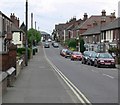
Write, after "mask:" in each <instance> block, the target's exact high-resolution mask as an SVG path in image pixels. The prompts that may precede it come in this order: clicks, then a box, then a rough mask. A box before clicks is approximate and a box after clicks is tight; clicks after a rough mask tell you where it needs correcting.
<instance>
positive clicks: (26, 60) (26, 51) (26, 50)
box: [25, 0, 28, 66]
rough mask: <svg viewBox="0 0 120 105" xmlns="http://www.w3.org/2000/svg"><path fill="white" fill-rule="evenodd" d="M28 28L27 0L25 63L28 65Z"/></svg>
mask: <svg viewBox="0 0 120 105" xmlns="http://www.w3.org/2000/svg"><path fill="white" fill-rule="evenodd" d="M27 28H28V0H26V44H25V47H26V48H25V65H26V66H28V36H27Z"/></svg>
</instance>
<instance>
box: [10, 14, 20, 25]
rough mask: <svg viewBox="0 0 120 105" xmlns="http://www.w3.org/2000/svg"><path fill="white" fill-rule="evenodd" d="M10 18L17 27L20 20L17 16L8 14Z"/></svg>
mask: <svg viewBox="0 0 120 105" xmlns="http://www.w3.org/2000/svg"><path fill="white" fill-rule="evenodd" d="M10 19H11V20H12V22H13V23H14V24H15V26H16V27H19V23H20V20H19V18H17V17H15V15H14V13H13V14H12V13H11V15H10Z"/></svg>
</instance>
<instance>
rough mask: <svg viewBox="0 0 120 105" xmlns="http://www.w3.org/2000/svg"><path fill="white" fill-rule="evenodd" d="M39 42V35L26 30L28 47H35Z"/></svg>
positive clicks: (35, 31)
mask: <svg viewBox="0 0 120 105" xmlns="http://www.w3.org/2000/svg"><path fill="white" fill-rule="evenodd" d="M40 40H41V33H40V32H39V31H37V30H35V29H33V28H31V29H29V30H28V45H29V47H31V46H32V45H34V46H35V45H36V43H38V42H39V41H40Z"/></svg>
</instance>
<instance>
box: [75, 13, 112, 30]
mask: <svg viewBox="0 0 120 105" xmlns="http://www.w3.org/2000/svg"><path fill="white" fill-rule="evenodd" d="M110 17H111V16H109V15H108V16H105V17H104V18H105V20H106V23H108V22H110V21H111V18H110ZM101 19H102V16H101V15H98V16H97V15H92V16H91V17H90V18H88V19H87V20H86V21H85V22H83V24H80V25H79V26H78V28H77V29H87V28H88V25H91V27H93V23H94V22H96V23H97V24H98V25H99V24H101Z"/></svg>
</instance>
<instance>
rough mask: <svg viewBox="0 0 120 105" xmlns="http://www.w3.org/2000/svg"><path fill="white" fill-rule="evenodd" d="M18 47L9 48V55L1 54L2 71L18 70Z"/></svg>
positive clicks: (0, 64) (0, 69)
mask: <svg viewBox="0 0 120 105" xmlns="http://www.w3.org/2000/svg"><path fill="white" fill-rule="evenodd" d="M16 55H17V52H16V46H14V45H11V46H9V52H8V53H2V54H0V61H2V62H0V71H6V70H8V69H9V68H10V67H14V68H16Z"/></svg>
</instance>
